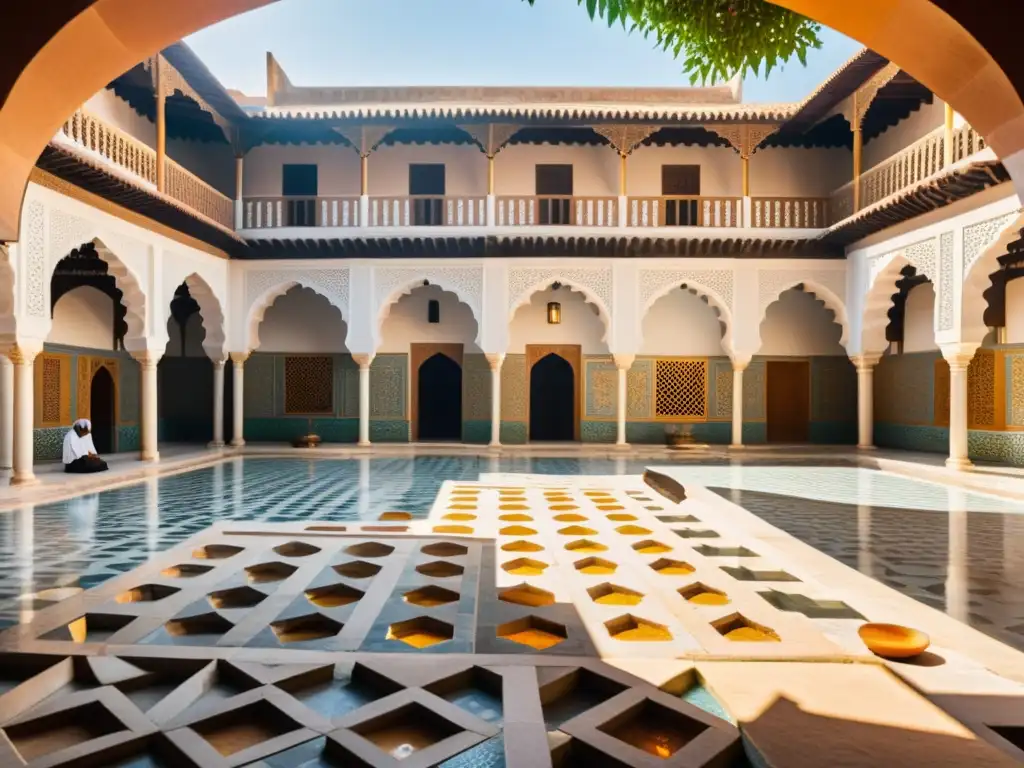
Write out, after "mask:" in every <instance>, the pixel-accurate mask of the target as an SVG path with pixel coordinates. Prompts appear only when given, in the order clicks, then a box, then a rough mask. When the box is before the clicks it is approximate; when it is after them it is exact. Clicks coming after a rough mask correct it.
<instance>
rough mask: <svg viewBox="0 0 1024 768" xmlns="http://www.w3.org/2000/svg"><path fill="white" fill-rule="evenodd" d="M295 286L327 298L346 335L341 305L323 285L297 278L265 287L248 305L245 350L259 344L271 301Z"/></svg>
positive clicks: (344, 318)
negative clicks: (261, 324) (338, 316)
mask: <svg viewBox="0 0 1024 768" xmlns="http://www.w3.org/2000/svg"><path fill="white" fill-rule="evenodd" d="M296 287H298V288H308V289H309V290H311V291H314V292H316V293H317V294H319V295H320V296H323V297H324V298H325V299H327V301H328V302H329V303H330V305H331V306H332V307H334V308H335V309H337V310H338V312H339V313H340V315H341V321H342V323H344V324H345V326H346V328H345V330H346V336H347V335H348V333H347V331H348V326H347V322H346V317H345V310H343V309H342V308H341V307H339V306H338V304H337V302H336V301H333V300H332V299H331V296H330V292H329V291H328V290H326V289H325V288H324V287H323V286H318V285H315V284H309V283H307V282H305V281H303V280H299V279H292V280H285V281H283V282H280V283H276V284H274V285H272V286H271V287H270V288H267V289H266V290H265V291H264V292H263V293H262V294H260V295H259V296H258V297H257V298H256V300H255V301H254V302H253V303H252V304H251V305H250V307H249V311H248V314H247V315H246V317H247V322H246V334H245V339H246V342H245V348H246V350H248V351H252V350H254V349H256V348H258V347H259V345H260V334H259V328H260V323H262V322H263V316H264V315H266V313H267V310H268V309H270V307H271V305H273V303H274V302H275V301H277V299H278V298H280V297H281V296H284V295H285V294H286V293H288V291H290V290H291V289H292V288H296ZM190 290H191V289H190Z"/></svg>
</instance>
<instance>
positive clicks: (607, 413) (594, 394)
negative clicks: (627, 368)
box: [583, 358, 619, 419]
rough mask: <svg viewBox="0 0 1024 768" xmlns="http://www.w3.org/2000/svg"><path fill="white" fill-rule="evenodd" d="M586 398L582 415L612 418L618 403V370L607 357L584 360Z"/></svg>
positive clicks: (591, 417)
mask: <svg viewBox="0 0 1024 768" xmlns="http://www.w3.org/2000/svg"><path fill="white" fill-rule="evenodd" d="M584 371H585V378H586V400H585V408H584V412H583V417H584V418H588V419H614V418H615V412H616V408H617V407H618V406H617V403H618V389H619V384H618V381H619V379H618V371H617V370H616V368H615V363H614V362H612V361H611V360H607V359H603V360H602V359H600V358H598V359H588V360H586V361H585V368H584Z"/></svg>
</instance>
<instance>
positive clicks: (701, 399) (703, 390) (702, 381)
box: [654, 359, 708, 419]
mask: <svg viewBox="0 0 1024 768" xmlns="http://www.w3.org/2000/svg"><path fill="white" fill-rule="evenodd" d="M654 383H655V389H654V392H655V395H654V414H655V416H656V417H657V418H659V419H706V418H707V416H708V361H707V360H706V359H699V360H686V359H682V360H679V359H667V360H658V361H657V363H656V366H655V378H654Z"/></svg>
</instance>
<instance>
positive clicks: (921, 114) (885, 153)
mask: <svg viewBox="0 0 1024 768" xmlns="http://www.w3.org/2000/svg"><path fill="white" fill-rule="evenodd" d="M945 120H946V106H945V103H944V102H942V101H941V100H939V99H938V98H936V99H935V100H934V101H932V103H931V104H922V105H921V108H920V109H919V110H918V111H916V112H911V113H910V116H909V117H908V118H907V119H906V120H901V121H900V122H899V123H897V124H896V125H894V126H892V127H890V128H889V130H887V131H885V132H884V133H882V134H881V135H879V136H876V137H875V138H874V139H872V140H871V141H869V142H868V143H867V144H865V145H864V158H863V162H864V170H867V169H868V168H871V167H873V166H876V165H878V164H879V163H881V162H883V161H885V160H887V159H889V158H890V157H892V156H893V155H895V154H896V153H897V152H899V151H900V150H902V149H905V148H906V147H908V146H910V145H911V144H913V143H914V142H915V141H917V140H918V139H920V138H922V137H924V136H927V135H928V134H929V133H931V132H932V131H934V130H935V129H936V128H938V127H940V126H941V125H943V124H944V123H945Z"/></svg>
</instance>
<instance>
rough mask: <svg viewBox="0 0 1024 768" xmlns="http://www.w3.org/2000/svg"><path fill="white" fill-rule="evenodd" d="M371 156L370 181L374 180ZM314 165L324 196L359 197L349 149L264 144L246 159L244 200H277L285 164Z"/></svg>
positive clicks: (353, 155) (355, 168)
mask: <svg viewBox="0 0 1024 768" xmlns="http://www.w3.org/2000/svg"><path fill="white" fill-rule="evenodd" d="M373 159H374V158H373V155H371V156H370V179H371V181H372V180H373V176H374V170H373ZM292 164H306V165H316V166H317V184H318V185H319V192H320V194H321V195H322V196H324V197H332V196H334V197H345V196H352V195H358V194H359V173H360V172H359V155H357V154H356V152H355V150H353V149H352V148H351V147H347V146H340V145H326V144H316V145H313V146H279V145H264V146H260V147H256V148H255V149H252V150H250V151H249V152H248V153H247V154H246V156H245V165H244V169H243V174H244V177H243V181H242V188H243V189H244V191H245V196H246V197H279V196H280V194H281V180H282V175H283V174H282V171H281V168H282V166H284V165H292Z"/></svg>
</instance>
